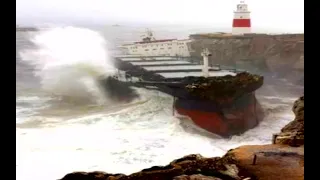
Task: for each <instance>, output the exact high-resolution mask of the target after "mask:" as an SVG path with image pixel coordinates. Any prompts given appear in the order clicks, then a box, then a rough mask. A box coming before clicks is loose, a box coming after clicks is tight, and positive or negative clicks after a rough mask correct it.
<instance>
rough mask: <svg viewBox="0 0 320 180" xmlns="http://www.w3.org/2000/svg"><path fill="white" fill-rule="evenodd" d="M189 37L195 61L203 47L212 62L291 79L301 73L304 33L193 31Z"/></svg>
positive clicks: (199, 58) (302, 69)
mask: <svg viewBox="0 0 320 180" xmlns="http://www.w3.org/2000/svg"><path fill="white" fill-rule="evenodd" d="M190 38H191V39H193V41H192V42H191V43H189V44H188V46H189V49H190V50H191V56H193V57H195V58H196V59H198V61H201V60H202V57H201V52H202V50H203V49H204V48H208V49H209V51H210V52H211V54H212V56H211V57H210V62H211V64H221V65H228V66H236V67H237V68H243V69H247V70H250V71H267V72H274V73H276V74H277V75H279V76H281V77H286V78H291V77H292V78H293V80H294V81H297V80H300V79H299V78H300V77H301V76H303V72H304V65H303V64H304V34H282V35H266V34H248V35H244V36H230V35H228V36H226V35H210V34H195V35H190ZM297 73H298V76H297V77H296V76H293V75H292V74H297ZM297 78H298V79H297Z"/></svg>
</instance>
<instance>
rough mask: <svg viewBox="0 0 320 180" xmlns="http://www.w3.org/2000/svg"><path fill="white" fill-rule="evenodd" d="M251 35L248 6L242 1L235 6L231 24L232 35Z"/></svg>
mask: <svg viewBox="0 0 320 180" xmlns="http://www.w3.org/2000/svg"><path fill="white" fill-rule="evenodd" d="M246 33H251V19H250V11H249V10H248V5H247V4H246V3H245V2H244V1H240V3H239V4H237V10H236V11H234V18H233V23H232V34H235V35H240V34H246Z"/></svg>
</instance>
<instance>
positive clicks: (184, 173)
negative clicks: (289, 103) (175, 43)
mask: <svg viewBox="0 0 320 180" xmlns="http://www.w3.org/2000/svg"><path fill="white" fill-rule="evenodd" d="M292 111H293V112H294V114H295V119H294V120H293V121H292V122H290V123H289V124H287V125H286V126H285V127H284V128H282V129H281V132H280V133H278V134H275V135H273V142H272V144H268V145H250V146H240V147H238V148H235V149H231V150H229V151H228V152H227V153H226V154H225V155H224V156H223V157H212V158H205V157H202V156H201V155H199V154H191V155H187V156H184V157H182V158H179V159H176V160H174V161H172V162H170V163H169V164H168V165H167V166H153V167H151V168H148V169H143V170H141V171H140V172H137V173H133V174H130V175H124V174H108V173H105V172H97V171H96V172H73V173H70V174H67V175H65V176H64V177H63V178H62V179H60V180H149V179H150V180H153V179H154V180H255V179H259V180H266V179H272V180H277V179H279V180H280V179H290V180H302V179H304V96H302V97H300V98H299V99H298V100H296V101H295V102H294V105H293V108H292Z"/></svg>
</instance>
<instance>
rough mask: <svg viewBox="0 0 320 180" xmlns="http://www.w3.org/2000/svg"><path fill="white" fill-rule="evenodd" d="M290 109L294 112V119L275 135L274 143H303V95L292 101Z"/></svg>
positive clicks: (298, 144)
mask: <svg viewBox="0 0 320 180" xmlns="http://www.w3.org/2000/svg"><path fill="white" fill-rule="evenodd" d="M292 111H293V112H294V114H295V119H294V120H293V121H292V122H290V123H289V124H287V125H286V126H285V127H283V128H282V129H281V132H280V133H279V134H276V135H275V136H276V137H275V144H286V145H290V146H301V145H304V96H301V97H300V98H299V99H298V100H296V101H295V102H294V105H293V107H292Z"/></svg>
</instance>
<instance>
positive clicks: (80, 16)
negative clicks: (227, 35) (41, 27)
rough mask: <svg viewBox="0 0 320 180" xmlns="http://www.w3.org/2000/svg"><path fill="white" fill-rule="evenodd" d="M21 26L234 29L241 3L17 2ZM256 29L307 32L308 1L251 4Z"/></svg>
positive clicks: (180, 0) (218, 0)
mask: <svg viewBox="0 0 320 180" xmlns="http://www.w3.org/2000/svg"><path fill="white" fill-rule="evenodd" d="M16 2H17V7H16V8H17V24H41V23H70V24H71V23H79V22H81V23H95V24H101V25H102V24H113V23H124V22H126V23H153V24H154V23H161V24H166V23H170V24H186V25H197V24H201V25H208V26H213V27H215V26H216V27H219V28H226V27H230V26H231V23H232V18H233V10H235V8H236V4H237V3H238V2H239V0H16ZM246 3H248V6H249V9H250V11H251V12H252V13H251V19H252V26H253V29H255V28H257V29H268V28H271V29H279V30H281V31H287V32H303V29H304V0H268V1H266V0H247V1H246Z"/></svg>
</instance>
